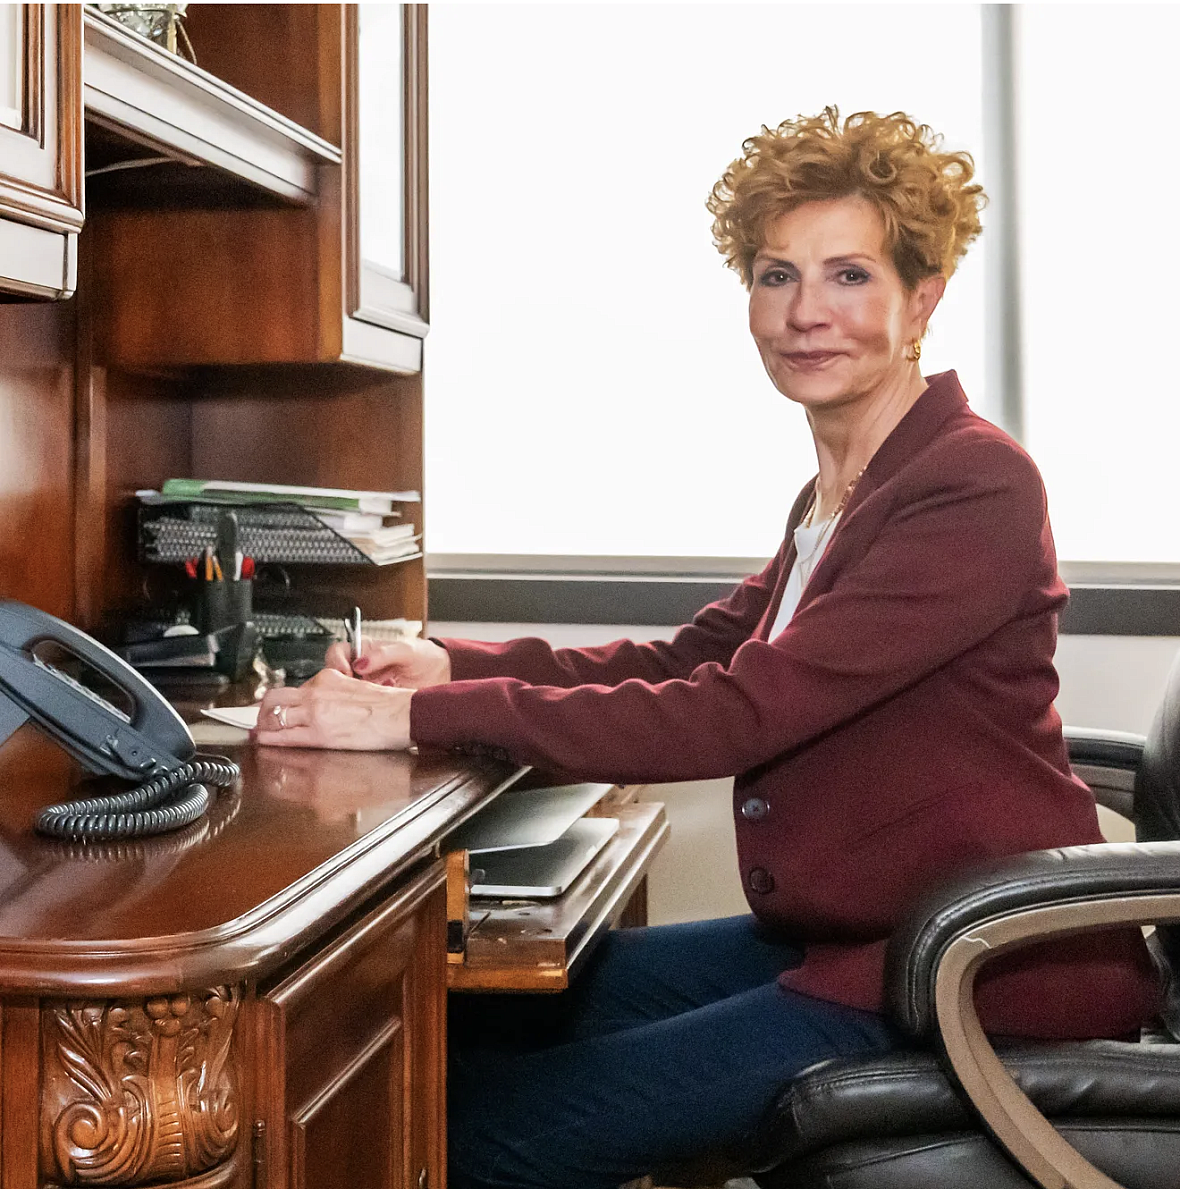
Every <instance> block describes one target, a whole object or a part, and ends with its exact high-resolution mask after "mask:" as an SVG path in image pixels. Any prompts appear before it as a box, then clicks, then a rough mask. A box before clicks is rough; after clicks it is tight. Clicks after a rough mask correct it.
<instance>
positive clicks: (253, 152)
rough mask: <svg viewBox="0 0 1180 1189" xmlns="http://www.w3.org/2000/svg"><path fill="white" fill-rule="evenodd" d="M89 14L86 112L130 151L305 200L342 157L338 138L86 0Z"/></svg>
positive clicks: (86, 15) (85, 16)
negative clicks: (324, 168) (323, 169)
mask: <svg viewBox="0 0 1180 1189" xmlns="http://www.w3.org/2000/svg"><path fill="white" fill-rule="evenodd" d="M83 22H84V26H85V48H84V62H85V88H84V104H85V110H86V119H87V120H88V121H89V122H91V123H94V124H98V125H100V126H102V127H103V128H104V129H107V130H109V131H111V132H114V133H115V134H116V135H118V136H119V137H120V138H122V139H125V140H126V141H128V142H130V146H136V147H131V148H130V151H129V153H128V157H129V158H134V157H137V156H138V157H142V156H143V155H144V154H143V149H144V148H146V149H149V150H152V151H154V152H156V153H158V154H159V155H161V156H166V157H170V158H172V159H174V160H176V161H178V162H181V163H183V164H187V165H204V166H211V167H212V168H214V169H216V170H219V171H221V172H222V173H224V174H228V175H230V176H231V177H234V178H238V179H240V180H242V181H244V182H247V183H249V184H250V185H252V186H255V187H257V188H258V189H260V190H262V191H264V192H266V193H268V194H271V195H274V196H277V197H279V198H282V199H285V200H287V201H290V202H295V203H299V204H310V203H311V202H312V201H313V200H314V198H315V195H316V191H317V176H318V168H319V166H320V165H323V164H329V165H339V164H340V162H341V151H340V149H339V148H338V147H337V146H335V145H332V144H330V143H329V142H328V141H326V140H324V139H323V138H321V137H319V136H316V135H315V134H314V133H312V132H309V131H308V130H307V129H306V128H302V127H300V125H298V124H296V123H294V122H293V121H291V120H289V119H287V118H286V117H285V116H281V115H279V114H278V112H275V111H272V110H271V109H270V108H268V107H266V106H264V105H263V104H261V103H259V102H257V101H256V100H254V99H251V98H250V96H249V95H246V94H245V93H243V92H242V91H239V90H237V89H236V88H235V87H231V86H229V85H228V84H227V83H224V82H222V81H221V80H220V79H218V78H215V77H214V76H213V75H212V74H210V73H209V72H208V71H206V70H202V69H200V67H198V66H194V65H193V64H192V63H191V62H188V61H186V60H185V59H184V58H181V57H179V56H178V55H177V54H172V53H169V52H168V51H167V50H165V49H162V48H161V47H160V46H157V45H155V44H153V43H152V42H150V41H148V40H147V38H145V37H141V36H140V35H139V34H138V33H133V32H132V31H131V30H129V29H126V28H124V27H123V26H122V25H120V24H119V23H118V22H117V21H115V20H112V19H111V18H110V17H108V16H106V15H105V14H103V13H101V12H98V11H96V10H95V9H92V8H90V7H89V6H87V8H86V9H85V12H84V14H83ZM130 146H129V147H130Z"/></svg>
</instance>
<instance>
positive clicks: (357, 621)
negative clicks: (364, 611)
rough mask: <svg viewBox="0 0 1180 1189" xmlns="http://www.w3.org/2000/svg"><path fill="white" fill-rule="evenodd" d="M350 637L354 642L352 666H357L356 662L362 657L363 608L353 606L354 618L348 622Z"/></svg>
mask: <svg viewBox="0 0 1180 1189" xmlns="http://www.w3.org/2000/svg"><path fill="white" fill-rule="evenodd" d="M348 629H349V630H348V638H349V640H350V642H351V643H352V667H353V668H354V669H355V668H356V663H357V661H359V660H360V659H361V644H362V640H361V609H360V608H359V607H353V609H352V619H351V621H350V622H349V624H348Z"/></svg>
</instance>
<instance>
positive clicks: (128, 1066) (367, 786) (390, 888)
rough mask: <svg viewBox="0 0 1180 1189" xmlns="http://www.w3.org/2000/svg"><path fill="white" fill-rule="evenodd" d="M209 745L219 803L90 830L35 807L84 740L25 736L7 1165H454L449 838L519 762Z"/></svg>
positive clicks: (12, 803) (189, 1184) (17, 792)
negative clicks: (49, 828)
mask: <svg viewBox="0 0 1180 1189" xmlns="http://www.w3.org/2000/svg"><path fill="white" fill-rule="evenodd" d="M239 737H240V736H239ZM206 750H216V751H219V752H223V753H224V754H226V755H229V756H231V757H232V758H234V759H236V760H237V761H238V762H239V763H240V764H241V766H242V770H243V779H242V782H241V787H240V789H239V790H237V791H234V792H229V793H223V794H222V795H221V797H220V798H219V800H218V802H217V804H216V806H215V808H214V811H213V813H212V814H211V816H210V817H209V819H208V820H207V821H204V822H199V823H196V824H195V825H194V826H192V827H190V828H189V829H188V830H186V831H184V832H182V833H178V834H174V835H166V836H163V837H161V838H158V839H154V840H147V841H144V842H140V843H126V844H118V845H105V846H104V845H95V846H90V847H82V846H71V845H65V844H60V843H55V842H52V841H49V840H46V839H43V838H40V837H38V836H36V835H35V834H33V832H32V829H31V826H32V821H33V818H34V816H35V814H36V812H37V810H38V809H40V808H41V807H42V806H44V805H46V804H48V803H49V802H51V801H54V800H58V799H60V798H61V797H62V796H63V795H65V794H67V793H68V788H67V786H68V785H69V784H70V782H71V780H72V779H73V772H72V769H71V766H70V764H69V762H68V761H67V760H66V758H65V756H64V754H63V753H62V752H60V751H59V750H58V749H56V748H55V747H53V746H52V745H50V744H49V743H48V742H46V741H45V740H44V739H43V738H42V737H41V736H39V735H37V734H36V733H35V732H33V731H32V730H31V729H29V728H24V729H22V730H21V731H20V732H18V734H17V735H16V736H14V737H13V739H12V740H11V741H10V742H9V743H8V744H7V745H6V746H5V747H4V748H3V751H2V752H0V886H2V887H3V895H2V897H0V1185H2V1186H3V1189H34V1187H41V1186H48V1185H65V1184H87V1185H115V1184H119V1185H144V1184H156V1183H157V1182H167V1183H169V1184H171V1185H176V1186H180V1187H183V1189H214V1187H220V1186H234V1187H235V1189H286V1187H287V1186H291V1187H296V1186H309V1187H314V1189H331V1187H333V1186H340V1187H341V1189H344V1187H345V1186H347V1187H348V1189H370V1187H372V1189H377V1187H381V1189H384V1187H386V1186H394V1185H397V1186H422V1187H425V1186H435V1187H441V1186H442V1185H444V1183H445V1155H444V1136H443V1128H442V1121H443V1120H444V1119H445V1110H444V1105H443V1085H444V1066H443V1058H444V1052H445V1037H444V1033H445V1023H444V1020H445V1016H444V1007H445V993H446V990H445V989H446V973H445V965H446V963H445V936H444V932H445V923H446V921H445V901H444V875H443V865H442V863H441V862H440V861H439V860H438V859H437V857H436V847H437V844H438V841H439V839H440V838H441V837H442V836H443V835H444V834H445V833H446V831H447V830H449V829H451V828H453V827H454V826H455V825H456V824H457V823H458V822H459V821H460V820H462V819H463V818H464V817H466V816H467V815H469V814H470V813H471V812H473V811H474V810H475V809H476V808H478V806H479V805H481V804H482V803H484V802H486V801H487V800H488V799H489V798H490V797H492V796H494V795H495V794H496V793H497V792H498V791H499V790H500V789H501V788H503V787H505V786H506V784H508V783H511V781H512V780H513V779H514V776H515V773H514V771H513V770H512V769H511V768H510V767H509V766H506V765H503V764H497V763H495V762H492V761H484V760H474V759H466V758H458V757H454V756H451V755H446V754H432V755H423V756H419V757H413V756H409V755H405V754H361V753H332V752H311V751H299V752H295V751H280V750H278V749H251V748H245V747H241V746H237V747H235V746H227V745H223V744H220V743H218V744H217V745H215V746H212V747H207V748H206ZM411 1088H412V1092H410V1090H411ZM36 1104H39V1108H38V1107H37V1105H36Z"/></svg>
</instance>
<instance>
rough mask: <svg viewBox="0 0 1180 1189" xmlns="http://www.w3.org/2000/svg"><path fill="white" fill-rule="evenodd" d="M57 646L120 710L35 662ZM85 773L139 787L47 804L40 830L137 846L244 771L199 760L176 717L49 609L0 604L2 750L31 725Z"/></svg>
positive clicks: (185, 819) (184, 819)
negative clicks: (131, 841)
mask: <svg viewBox="0 0 1180 1189" xmlns="http://www.w3.org/2000/svg"><path fill="white" fill-rule="evenodd" d="M47 648H52V649H54V650H56V652H60V653H65V654H68V656H69V657H70V659H71V661H78V662H81V663H82V665H83V666H85V667H87V668H89V669H91V670H94V671H96V672H97V673H98V674H99V675H101V677H102V678H103V680H105V681H106V682H107V683H109V684H110V685H112V686H114V687H115V688H116V689H117V690H118V691H119V692H120V693H121V695H122V696H124V697H125V698H126V699H127V701H128V704H129V706H130V708H131V713H127V712H125V711H123V710H120V709H119V708H118V707H117V706H114V705H112V704H111V703H110V702H108V701H107V700H106V699H105V698H103V697H100V696H99V695H98V694H97V693H95V692H94V691H93V690H91V689H88V688H87V687H86V686H84V685H82V684H81V682H79V681H77V680H75V679H74V678H73V677H71V676H70V675H69V674H68V673H66V672H65V671H64V670H63V669H61V668H59V667H57V666H55V665H54V664H52V663H51V662H50V661H48V660H46V659H44V656H43V655H39V653H38V649H41V651H42V652H45V651H47ZM29 719H32V720H33V721H34V722H35V723H36V724H37V725H38V726H40V727H41V728H42V730H44V731H45V732H46V733H47V734H48V735H50V736H51V737H52V738H53V739H54V740H55V741H56V742H58V743H60V744H61V746H62V747H64V748H65V749H66V751H68V752H69V753H70V754H71V755H72V756H74V758H75V759H77V760H78V762H79V763H80V764H81V765H82V766H83V767H84V768H86V769H87V771H89V772H95V773H99V774H105V775H110V776H120V777H122V778H123V779H124V780H132V781H135V782H136V783H137V784H138V785H139V787H138V788H135V789H131V790H129V791H126V792H122V793H115V794H113V795H111V796H107V797H90V798H87V799H85V800H79V801H68V802H64V803H63V804H61V805H50V806H49V807H48V808H47V809H44V810H42V812H41V814H40V815H39V816H38V818H37V822H36V826H37V829H38V830H39V831H41V832H42V833H44V834H52V835H54V836H55V837H59V838H71V839H91V838H132V837H138V836H142V835H145V834H159V833H163V832H164V831H166V830H176V829H179V828H180V827H181V826H186V825H188V824H189V823H190V822H193V821H196V820H197V818H199V817H200V816H201V815H202V814H203V813H204V812H205V811H206V809H207V808H208V807H209V802H210V793H209V790H208V788H206V787H205V785H206V783H208V784H213V785H227V784H232V783H233V782H234V781H235V780H236V779H237V778H238V776H239V771H238V767H237V765H236V764H233V763H231V762H230V761H229V760H226V759H224V758H223V757H221V756H202V755H198V754H197V750H196V745H195V744H194V742H193V737H192V735H191V734H189V729H188V727H187V726H185V724H184V720H183V719H182V718H181V717H180V715H179V714H177V713H176V711H175V710H174V709H173V708H172V707H171V706H170V705H169V704H168V703H167V702H166V701H165V700H164V699H163V698H162V697H161V696H160V694H159V693H158V692H157V691H156V690H155V689H153V687H152V686H151V685H149V684H148V682H146V681H145V680H144V679H143V678H142V677H141V676H140V675H139V674H138V673H137V672H136V671H135V670H134V669H133V668H131V666H130V665H128V664H127V663H126V662H125V661H122V660H120V659H119V657H117V656H116V655H115V654H114V653H113V652H111V651H110V649H108V648H105V647H103V645H101V644H100V643H99V642H98V641H97V640H93V639H91V638H90V637H89V636H87V635H86V634H85V632H81V631H79V630H78V629H77V628H75V627H71V626H70V625H69V624H68V623H64V622H63V621H62V620H60V619H55V618H54V617H53V616H52V615H47V614H46V613H45V612H44V611H38V610H37V609H36V608H35V607H28V606H26V605H25V604H24V603H16V602H11V601H7V600H0V746H2V745H3V744H4V743H5V742H6V741H7V740H8V738H9V737H10V736H11V735H12V734H13V732H14V731H16V729H17V728H18V727H20V726H22V725H23V724H24V723H25V722H26V721H27V720H29Z"/></svg>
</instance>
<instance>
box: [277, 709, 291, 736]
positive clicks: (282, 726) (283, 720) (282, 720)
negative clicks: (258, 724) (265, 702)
mask: <svg viewBox="0 0 1180 1189" xmlns="http://www.w3.org/2000/svg"><path fill="white" fill-rule="evenodd" d="M275 717H276V718H277V719H278V720H279V730H280V731H285V730H286V729H287V726H288V723H287V707H286V706H280V707H279V708H278V709H277V710H276V711H275Z"/></svg>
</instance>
